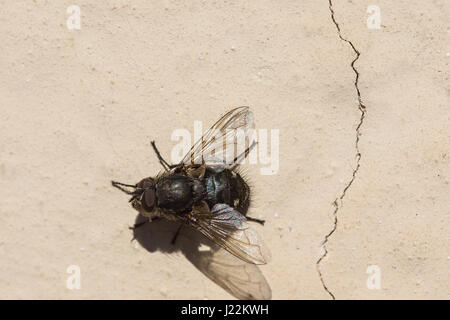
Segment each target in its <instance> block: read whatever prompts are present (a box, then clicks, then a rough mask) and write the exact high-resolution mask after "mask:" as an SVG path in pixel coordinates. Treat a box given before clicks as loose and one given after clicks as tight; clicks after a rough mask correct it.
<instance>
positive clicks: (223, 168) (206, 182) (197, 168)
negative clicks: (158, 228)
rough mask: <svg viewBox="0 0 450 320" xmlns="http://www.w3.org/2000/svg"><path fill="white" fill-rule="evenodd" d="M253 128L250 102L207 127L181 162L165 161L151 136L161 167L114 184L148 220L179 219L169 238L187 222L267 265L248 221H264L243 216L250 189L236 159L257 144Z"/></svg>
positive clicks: (240, 254) (238, 253)
mask: <svg viewBox="0 0 450 320" xmlns="http://www.w3.org/2000/svg"><path fill="white" fill-rule="evenodd" d="M253 129H254V120H253V114H252V112H251V111H250V109H249V107H238V108H235V109H233V110H230V111H229V112H228V113H226V114H225V115H224V116H223V117H221V118H220V119H219V120H218V121H217V122H216V123H215V124H214V125H213V126H212V127H211V128H210V129H209V130H207V131H206V132H205V134H204V135H203V137H202V138H201V139H199V140H198V141H197V142H196V143H195V144H194V145H193V146H192V148H191V149H190V151H189V152H188V153H187V154H186V155H185V156H184V158H183V159H182V160H181V162H180V163H178V164H169V163H168V162H167V161H166V160H164V159H163V157H162V156H161V154H160V152H159V151H158V149H157V147H156V144H155V142H154V141H152V143H151V144H152V147H153V149H154V151H155V153H156V155H157V157H158V160H159V162H160V163H161V165H162V167H163V168H164V170H163V171H162V172H160V173H159V174H158V175H157V176H155V177H147V178H144V179H142V180H141V181H140V182H138V183H137V184H134V185H132V184H125V183H120V182H116V181H112V185H113V186H114V187H116V188H118V189H120V190H122V191H123V192H125V193H127V194H129V195H131V199H130V202H131V204H132V206H133V208H135V209H136V210H137V211H138V212H139V213H140V214H141V215H143V216H145V217H148V220H149V221H152V219H153V220H154V219H155V218H156V219H157V218H164V219H167V220H172V221H180V222H181V225H180V228H179V229H178V231H177V233H176V234H175V236H174V238H173V241H172V243H174V242H175V239H176V237H177V235H178V233H179V231H180V229H181V227H183V226H184V225H187V226H190V227H192V228H194V229H196V230H198V231H199V232H200V233H202V234H203V235H204V236H206V237H207V238H209V239H210V240H212V241H213V242H214V243H215V244H217V245H218V246H220V247H222V248H223V249H225V250H227V251H228V252H230V253H232V254H233V255H235V256H236V257H238V258H240V259H241V260H243V261H245V262H248V263H251V264H266V263H267V262H268V261H269V259H270V253H269V251H268V249H267V248H266V246H265V245H264V243H263V241H262V239H261V237H260V236H259V235H258V233H257V232H256V231H255V230H254V229H252V228H251V226H250V224H249V223H248V221H254V222H258V223H261V224H263V223H264V221H263V220H258V219H255V218H251V217H246V211H247V209H248V206H249V202H250V188H249V186H248V184H247V182H246V181H245V180H244V178H243V177H242V176H241V174H240V173H239V172H240V171H239V165H240V163H242V160H243V159H245V158H246V157H247V156H248V154H249V152H250V151H251V150H252V148H253V147H254V146H255V145H256V141H255V139H254V138H253V136H252V135H251V132H252V130H253ZM243 145H244V147H243ZM236 150H237V152H235V151H236ZM135 227H138V225H135Z"/></svg>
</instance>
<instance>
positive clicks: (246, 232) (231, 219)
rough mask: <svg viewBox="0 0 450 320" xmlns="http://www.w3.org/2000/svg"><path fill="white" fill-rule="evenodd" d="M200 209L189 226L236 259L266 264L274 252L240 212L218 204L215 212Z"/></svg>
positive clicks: (194, 213)
mask: <svg viewBox="0 0 450 320" xmlns="http://www.w3.org/2000/svg"><path fill="white" fill-rule="evenodd" d="M206 208H207V205H206V206H202V207H197V208H194V210H192V212H191V213H190V214H189V215H188V223H189V224H190V225H191V226H193V227H194V228H195V229H197V230H198V231H200V232H201V233H203V235H205V236H206V237H207V238H209V239H210V240H212V241H214V242H215V243H216V244H218V245H219V246H221V247H222V248H224V249H226V250H228V251H229V252H230V253H232V254H234V255H235V256H236V257H238V258H240V259H242V260H244V261H246V262H249V263H253V264H266V263H267V262H269V260H270V252H269V250H268V249H267V248H266V246H265V245H264V242H263V241H262V239H261V238H260V236H259V235H258V233H257V232H256V231H255V230H253V229H251V228H250V226H249V225H248V224H247V222H246V221H247V219H246V218H245V216H244V215H242V214H241V213H240V212H239V211H236V210H234V209H233V208H231V207H230V206H229V205H227V204H223V203H220V204H216V205H215V206H214V207H213V208H212V210H211V211H209V210H206Z"/></svg>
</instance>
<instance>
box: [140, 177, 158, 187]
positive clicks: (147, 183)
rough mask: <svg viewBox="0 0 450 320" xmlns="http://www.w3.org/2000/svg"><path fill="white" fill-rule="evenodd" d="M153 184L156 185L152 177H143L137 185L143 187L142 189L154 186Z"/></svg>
mask: <svg viewBox="0 0 450 320" xmlns="http://www.w3.org/2000/svg"><path fill="white" fill-rule="evenodd" d="M153 185H154V181H153V179H152V178H145V179H142V180H141V181H140V182H139V183H138V185H137V186H138V188H141V189H148V188H151V187H153Z"/></svg>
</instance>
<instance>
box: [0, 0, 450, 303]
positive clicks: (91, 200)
mask: <svg viewBox="0 0 450 320" xmlns="http://www.w3.org/2000/svg"><path fill="white" fill-rule="evenodd" d="M72 4H76V5H78V6H80V8H81V30H68V29H67V27H66V19H67V17H68V15H67V13H66V9H67V7H68V6H69V5H72ZM371 4H376V5H378V6H379V7H380V9H381V19H382V23H381V24H382V27H381V29H379V30H373V29H369V28H367V26H366V19H367V17H368V13H367V12H366V10H367V7H368V6H369V5H371ZM0 7H1V8H2V9H1V12H2V14H1V15H0V34H1V38H2V41H1V43H2V46H1V52H0V70H1V72H0V97H1V102H0V108H1V109H0V111H1V112H0V113H1V117H0V128H1V134H0V191H1V194H2V197H1V200H0V226H1V232H0V257H1V264H0V298H41V299H46V298H65V299H79V298H99V299H103V298H118V299H175V298H179V299H203V298H208V299H229V298H231V296H230V295H229V294H228V293H226V292H225V291H224V290H222V289H221V288H220V287H218V286H217V285H216V284H214V283H213V282H211V281H210V280H209V279H208V278H206V277H205V276H204V275H203V274H202V273H201V272H199V271H198V270H197V269H196V267H195V266H194V265H193V264H191V263H190V262H189V261H188V259H186V257H185V256H183V255H182V254H181V253H179V252H172V251H173V250H172V251H171V250H153V252H149V251H148V250H146V249H144V248H143V247H142V246H136V245H135V243H134V242H130V240H131V238H132V232H131V231H130V230H128V226H130V225H132V224H133V223H134V220H135V216H136V213H135V211H134V210H133V209H132V208H131V207H130V206H129V204H128V202H127V198H126V197H125V196H124V195H123V194H121V193H120V192H118V191H117V190H115V189H113V188H111V186H110V180H111V179H117V180H119V181H128V182H132V183H134V182H137V181H138V180H139V179H141V178H143V177H145V176H149V175H154V174H156V173H157V172H158V171H159V170H160V169H161V168H160V166H159V163H158V162H157V160H156V158H155V155H154V154H153V151H152V149H151V147H150V140H152V139H154V140H156V142H157V143H158V146H159V148H160V150H161V152H162V154H163V155H166V157H169V156H168V155H170V153H171V150H172V147H173V146H174V145H175V142H173V141H171V134H172V132H173V130H174V129H178V128H186V129H189V130H193V123H194V121H195V120H202V121H203V124H204V126H205V127H207V126H209V125H210V124H212V123H213V122H214V121H215V120H216V119H217V118H218V117H219V116H220V115H221V114H223V113H224V112H225V111H227V110H228V109H229V108H230V107H231V106H239V105H249V106H251V107H252V110H253V112H254V114H255V117H256V124H257V127H258V128H264V129H269V130H270V129H279V130H280V135H279V140H280V144H279V154H280V168H279V171H278V173H277V174H275V175H270V176H269V175H260V174H259V166H249V167H248V168H247V169H248V176H249V177H250V178H251V183H252V186H253V188H254V194H255V201H254V202H253V203H252V208H251V209H250V211H249V214H250V215H252V216H255V217H257V216H258V215H262V216H263V217H264V218H265V219H266V220H267V223H266V225H265V227H264V228H259V229H258V230H259V232H260V233H261V234H262V236H263V237H264V239H265V241H266V243H267V244H268V246H269V248H270V249H271V251H272V261H271V262H270V263H269V264H268V265H265V266H262V267H260V269H261V271H262V272H263V274H264V275H265V277H266V278H267V281H268V282H269V284H270V285H271V287H272V293H273V298H274V299H328V298H330V294H329V293H328V292H327V291H326V290H325V289H324V286H323V284H325V285H326V287H327V288H328V290H329V291H330V292H331V293H332V294H333V295H334V296H335V297H336V298H337V299H347V298H361V299H369V298H380V299H383V298H385V299H386V298H413V299H419V298H438V299H448V298H450V288H449V283H450V281H449V280H450V276H449V263H450V260H449V256H450V241H449V240H450V238H449V234H450V230H449V229H450V227H449V226H450V223H449V217H450V197H449V193H450V186H449V181H450V149H449V141H450V139H449V138H450V126H449V120H450V104H449V95H450V94H449V87H448V84H449V79H448V75H449V66H448V61H449V59H450V57H449V56H448V55H447V52H450V47H449V44H448V37H449V32H450V29H449V28H450V26H449V25H448V12H449V9H450V5H449V3H448V2H447V1H443V0H442V1H429V2H423V1H395V2H392V1H377V3H372V2H370V1H338V0H334V1H333V6H332V8H333V11H334V16H335V20H336V22H337V23H338V25H339V28H340V30H341V35H342V37H344V38H345V39H347V40H349V41H351V43H352V44H353V45H354V46H355V48H356V49H357V50H358V51H359V52H360V53H361V55H360V57H359V59H358V60H357V61H356V62H355V64H354V67H355V68H356V70H357V72H358V73H359V81H358V88H359V90H360V92H361V98H362V101H363V103H364V105H365V106H366V109H365V110H366V111H365V117H364V121H363V123H362V126H361V127H359V129H358V134H359V143H358V148H359V152H360V153H361V158H360V160H359V165H360V166H359V168H358V170H357V171H356V172H355V169H356V168H357V164H358V161H357V159H358V157H357V150H356V148H355V142H356V137H357V126H358V124H360V122H361V112H360V110H359V108H358V96H357V91H356V87H355V70H354V69H353V68H352V67H351V65H350V64H351V62H352V61H353V60H354V59H355V52H354V50H353V49H352V47H351V46H350V45H349V43H347V42H345V41H343V40H342V39H340V38H339V34H338V30H337V26H336V24H335V23H334V22H333V20H332V19H331V11H330V8H329V3H328V1H316V0H314V1H313V0H309V1H282V2H279V1H257V2H256V1H254V2H251V3H246V4H244V2H240V1H231V2H229V1H227V2H222V1H217V2H210V1H190V2H189V4H187V2H186V4H180V3H178V2H176V1H102V2H88V1H77V2H69V1H59V2H58V3H56V2H51V1H41V0H36V1H14V2H10V1H2V3H1V5H0ZM354 173H355V178H354V179H353V182H352V184H351V186H350V188H348V189H346V187H347V186H348V184H349V182H350V181H352V180H351V179H352V176H353V174H354ZM344 190H345V196H344V197H343V200H342V201H340V200H339V201H338V202H337V204H338V211H337V214H336V216H337V225H336V230H335V231H334V232H333V234H332V235H331V236H330V237H329V238H328V241H327V242H326V244H325V245H326V248H327V252H328V253H327V254H326V255H325V256H324V252H325V251H324V248H323V247H322V242H323V240H324V239H325V236H326V235H327V234H328V233H329V232H330V231H331V230H333V229H334V223H333V222H334V215H333V212H335V209H336V205H335V204H334V201H335V199H337V198H339V197H341V195H342V194H343V192H344ZM321 257H323V259H322V260H321V261H320V265H319V266H318V265H317V261H318V260H319V259H320V258H321ZM70 265H78V266H79V267H80V268H81V289H80V290H69V289H67V288H66V279H67V277H68V276H69V274H68V273H67V272H66V269H67V267H68V266H70ZM370 265H377V266H379V268H380V270H381V289H380V290H369V289H368V288H367V287H366V280H367V277H368V276H369V275H368V274H367V273H366V269H367V267H368V266H370ZM318 267H319V270H320V271H321V274H322V279H321V278H320V276H319V273H318ZM321 280H322V281H323V282H322V281H321Z"/></svg>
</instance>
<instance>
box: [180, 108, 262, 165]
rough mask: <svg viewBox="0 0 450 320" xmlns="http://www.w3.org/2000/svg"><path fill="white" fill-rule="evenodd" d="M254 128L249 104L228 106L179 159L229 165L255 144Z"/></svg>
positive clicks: (242, 156) (239, 158) (183, 161)
mask: <svg viewBox="0 0 450 320" xmlns="http://www.w3.org/2000/svg"><path fill="white" fill-rule="evenodd" d="M254 128H255V123H254V118H253V113H252V112H251V111H250V108H249V107H238V108H235V109H233V110H230V111H229V112H227V113H226V114H225V115H224V116H223V117H221V118H220V119H219V120H218V121H217V122H216V123H215V124H214V125H213V126H212V127H211V128H210V129H208V131H206V132H205V134H204V135H203V136H202V137H201V138H200V139H199V140H198V141H197V142H196V143H195V144H194V145H193V146H192V148H191V150H190V151H189V152H188V153H187V154H186V155H185V156H184V158H183V160H181V163H184V164H186V165H193V164H210V165H213V164H227V165H231V164H234V163H236V162H240V161H242V160H243V159H245V157H246V156H247V154H248V152H249V151H250V150H251V148H253V147H254V146H255V144H256V139H255V138H254V136H253V132H252V131H253V129H254ZM247 149H249V150H247Z"/></svg>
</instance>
